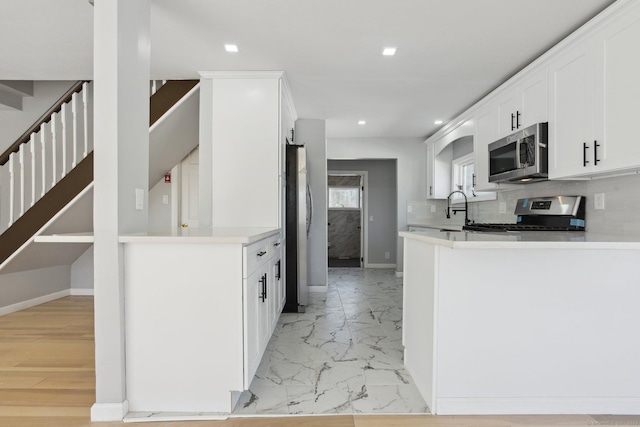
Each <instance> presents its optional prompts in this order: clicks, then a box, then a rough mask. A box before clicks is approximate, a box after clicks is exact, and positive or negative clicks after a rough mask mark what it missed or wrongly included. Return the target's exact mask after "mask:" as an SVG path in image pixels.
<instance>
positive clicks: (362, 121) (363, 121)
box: [358, 120, 367, 125]
mask: <svg viewBox="0 0 640 427" xmlns="http://www.w3.org/2000/svg"><path fill="white" fill-rule="evenodd" d="M358 124H359V125H366V124H367V121H366V120H358Z"/></svg>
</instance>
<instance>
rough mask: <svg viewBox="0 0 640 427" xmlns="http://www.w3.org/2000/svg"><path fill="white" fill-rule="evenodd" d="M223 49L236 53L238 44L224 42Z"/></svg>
mask: <svg viewBox="0 0 640 427" xmlns="http://www.w3.org/2000/svg"><path fill="white" fill-rule="evenodd" d="M224 50H226V51H227V52H230V53H238V45H237V44H225V45H224Z"/></svg>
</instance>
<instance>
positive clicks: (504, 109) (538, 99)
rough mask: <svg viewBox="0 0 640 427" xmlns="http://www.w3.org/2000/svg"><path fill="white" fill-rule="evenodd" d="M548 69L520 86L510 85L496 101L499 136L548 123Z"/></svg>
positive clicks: (530, 77)
mask: <svg viewBox="0 0 640 427" xmlns="http://www.w3.org/2000/svg"><path fill="white" fill-rule="evenodd" d="M547 88H548V83H547V69H546V67H540V68H538V69H537V70H535V71H532V72H530V73H528V74H527V75H526V76H524V77H523V78H522V79H521V80H519V81H518V82H515V83H512V84H509V86H508V87H507V88H506V89H505V91H504V92H503V93H502V95H498V97H497V98H496V101H495V105H496V107H497V120H498V135H497V138H502V137H504V136H507V135H509V134H511V133H513V132H515V131H517V130H519V129H522V128H525V127H527V126H530V125H533V124H535V123H540V122H546V121H547V119H548V100H547V92H548V91H547Z"/></svg>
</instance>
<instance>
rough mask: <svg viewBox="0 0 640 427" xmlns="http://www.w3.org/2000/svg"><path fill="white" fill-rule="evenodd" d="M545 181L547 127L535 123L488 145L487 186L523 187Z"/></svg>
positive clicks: (546, 176)
mask: <svg viewBox="0 0 640 427" xmlns="http://www.w3.org/2000/svg"><path fill="white" fill-rule="evenodd" d="M548 177H549V167H548V154H547V123H536V124H535V125H532V126H529V127H527V128H524V129H522V130H520V131H518V132H516V133H514V134H511V135H509V136H507V137H505V138H502V139H499V140H498V141H496V142H492V143H491V144H489V182H509V183H513V184H519V183H520V184H524V183H527V182H535V181H544V180H546V179H548Z"/></svg>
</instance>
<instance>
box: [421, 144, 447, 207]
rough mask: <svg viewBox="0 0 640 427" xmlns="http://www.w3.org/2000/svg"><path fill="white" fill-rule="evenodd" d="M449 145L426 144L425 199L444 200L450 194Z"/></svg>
mask: <svg viewBox="0 0 640 427" xmlns="http://www.w3.org/2000/svg"><path fill="white" fill-rule="evenodd" d="M452 154H453V150H452V147H451V145H450V144H449V145H443V144H441V143H435V144H434V143H431V144H427V199H446V198H447V196H448V195H449V193H450V192H451V161H452V160H453V157H452Z"/></svg>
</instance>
